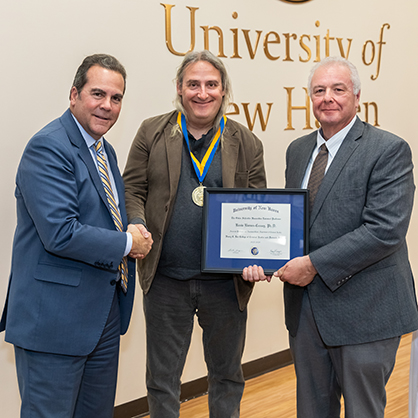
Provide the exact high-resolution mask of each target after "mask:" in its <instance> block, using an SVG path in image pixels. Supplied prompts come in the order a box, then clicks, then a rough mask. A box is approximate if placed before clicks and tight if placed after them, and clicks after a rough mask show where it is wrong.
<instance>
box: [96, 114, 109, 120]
mask: <svg viewBox="0 0 418 418" xmlns="http://www.w3.org/2000/svg"><path fill="white" fill-rule="evenodd" d="M93 116H94V117H96V118H97V119H100V120H104V121H107V120H109V118H105V117H104V116H99V115H93Z"/></svg>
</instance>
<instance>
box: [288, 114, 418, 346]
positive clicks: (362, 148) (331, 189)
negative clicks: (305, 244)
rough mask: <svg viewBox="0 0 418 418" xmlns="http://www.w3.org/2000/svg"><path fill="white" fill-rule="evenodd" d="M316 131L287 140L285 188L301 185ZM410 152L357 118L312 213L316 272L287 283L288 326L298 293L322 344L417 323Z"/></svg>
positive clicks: (377, 335) (361, 339)
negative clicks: (409, 242) (409, 236)
mask: <svg viewBox="0 0 418 418" xmlns="http://www.w3.org/2000/svg"><path fill="white" fill-rule="evenodd" d="M316 136H317V133H316V132H313V133H311V134H309V135H306V136H304V137H301V138H299V139H297V140H295V141H293V142H292V143H291V144H290V146H289V148H288V150H287V154H286V163H287V164H286V187H288V188H296V187H300V186H301V183H302V179H303V177H304V174H305V171H306V168H307V165H308V162H309V159H310V156H311V154H312V151H313V149H314V147H315V144H316ZM412 169H413V165H412V156H411V150H410V148H409V146H408V144H407V143H406V142H405V141H404V140H403V139H401V138H399V137H397V136H395V135H393V134H391V133H389V132H385V131H382V130H380V129H377V128H375V127H373V126H371V125H369V124H367V123H364V122H362V121H360V119H357V120H356V122H355V124H354V125H353V127H352V128H351V130H350V131H349V133H348V134H347V136H346V138H345V139H344V141H343V143H342V145H341V147H340V149H339V151H338V153H337V155H336V156H335V158H334V160H333V162H332V164H331V165H330V167H329V169H328V171H327V173H326V175H325V177H324V180H323V182H322V184H321V186H320V188H319V191H318V194H317V195H316V199H315V203H314V207H313V209H312V213H311V217H310V228H309V234H310V236H309V246H310V249H309V256H310V258H311V261H312V263H313V265H314V266H315V268H316V270H317V271H318V274H317V275H316V277H315V278H314V280H313V282H312V283H311V284H309V285H308V286H306V287H305V288H301V287H298V286H293V285H289V284H287V283H285V308H286V325H287V328H288V330H289V332H290V334H291V335H292V336H294V335H296V332H297V327H298V323H299V316H300V307H301V303H302V296H303V292H304V291H305V290H306V291H307V292H308V294H309V298H310V301H311V305H312V310H313V314H314V317H315V321H316V324H317V326H318V329H319V332H320V334H321V336H322V338H323V340H324V342H325V344H327V345H333V346H335V345H348V344H361V343H365V342H372V341H378V340H383V339H386V338H391V337H395V336H399V335H402V334H405V333H408V332H411V331H413V330H415V329H417V328H418V313H417V304H416V297H415V288H414V281H413V277H412V272H411V267H410V264H409V260H408V252H407V246H406V241H405V235H406V233H407V230H408V225H409V220H410V216H411V211H412V205H413V198H414V190H415V186H414V181H413V174H412Z"/></svg>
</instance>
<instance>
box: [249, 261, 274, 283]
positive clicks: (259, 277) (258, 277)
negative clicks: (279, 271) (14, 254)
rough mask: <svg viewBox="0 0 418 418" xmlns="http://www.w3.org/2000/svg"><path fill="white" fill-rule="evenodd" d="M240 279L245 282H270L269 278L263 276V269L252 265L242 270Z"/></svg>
mask: <svg viewBox="0 0 418 418" xmlns="http://www.w3.org/2000/svg"><path fill="white" fill-rule="evenodd" d="M242 278H243V279H244V280H246V281H247V282H261V281H264V280H267V281H268V282H270V280H271V276H266V275H265V274H264V269H263V267H261V266H257V265H255V264H254V265H253V266H248V267H245V268H244V269H243V270H242Z"/></svg>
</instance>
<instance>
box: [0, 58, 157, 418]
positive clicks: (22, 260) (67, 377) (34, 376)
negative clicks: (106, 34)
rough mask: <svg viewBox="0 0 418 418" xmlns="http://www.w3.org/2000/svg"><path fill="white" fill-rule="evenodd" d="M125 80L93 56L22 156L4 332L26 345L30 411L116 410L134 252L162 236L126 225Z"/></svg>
mask: <svg viewBox="0 0 418 418" xmlns="http://www.w3.org/2000/svg"><path fill="white" fill-rule="evenodd" d="M125 81H126V72H125V69H124V67H123V66H122V65H121V64H120V63H119V61H117V60H116V59H115V58H114V57H112V56H109V55H105V54H96V55H92V56H89V57H87V58H85V60H84V61H83V63H82V64H81V66H80V67H79V68H78V70H77V73H76V76H75V79H74V82H73V86H72V88H71V92H70V108H69V110H67V111H66V112H65V113H64V114H63V115H62V116H61V117H60V118H58V119H56V120H54V121H53V122H51V123H50V124H48V125H47V126H45V127H44V128H43V129H42V130H41V131H39V132H38V133H37V134H35V135H34V136H33V137H32V139H31V140H30V141H29V143H28V145H27V146H26V149H25V151H24V153H23V155H22V159H21V161H20V164H19V168H18V171H17V176H16V191H15V196H16V204H17V227H16V232H15V237H14V242H13V257H12V267H11V274H10V281H9V288H8V294H7V299H6V305H5V308H4V311H3V316H2V318H1V322H0V331H3V330H6V336H5V339H6V341H8V342H10V343H12V344H14V346H15V356H16V369H17V377H18V383H19V389H20V394H21V398H22V407H21V417H22V418H25V417H31V418H35V417H36V418H38V417H39V418H40V417H42V418H49V417H51V418H52V417H54V418H73V417H76V418H81V417H83V418H87V417H88V418H91V417H97V418H99V417H100V418H110V417H112V416H113V404H114V398H115V390H116V378H117V366H118V355H119V340H120V335H121V334H124V333H125V332H126V330H127V328H128V324H129V320H130V316H131V311H132V303H133V297H134V289H135V266H134V260H132V258H129V257H133V258H143V257H144V256H145V255H146V254H147V253H148V252H149V250H150V248H151V245H152V238H151V236H150V234H149V233H148V232H146V231H145V230H144V229H143V230H141V229H140V228H138V227H135V226H133V225H129V226H127V219H126V212H125V198H124V185H123V181H122V178H121V175H120V173H119V169H118V166H117V161H116V154H115V151H114V149H113V148H112V146H111V145H110V144H109V143H107V142H106V140H105V139H104V138H103V135H104V134H106V132H107V131H108V130H109V129H110V128H111V127H112V126H113V124H114V123H115V122H116V120H117V119H118V116H119V113H120V110H121V105H122V99H123V95H124V91H125ZM103 150H104V152H103ZM96 154H99V155H96ZM100 158H101V159H100ZM105 187H107V190H105ZM126 230H127V232H124V231H126ZM128 256H129V257H128Z"/></svg>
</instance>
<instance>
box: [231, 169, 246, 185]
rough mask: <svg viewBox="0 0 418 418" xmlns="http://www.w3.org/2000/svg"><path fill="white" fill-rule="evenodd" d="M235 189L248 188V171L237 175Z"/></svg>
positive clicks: (239, 172)
mask: <svg viewBox="0 0 418 418" xmlns="http://www.w3.org/2000/svg"><path fill="white" fill-rule="evenodd" d="M234 187H245V188H246V187H248V171H238V172H237V173H235V184H234Z"/></svg>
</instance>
